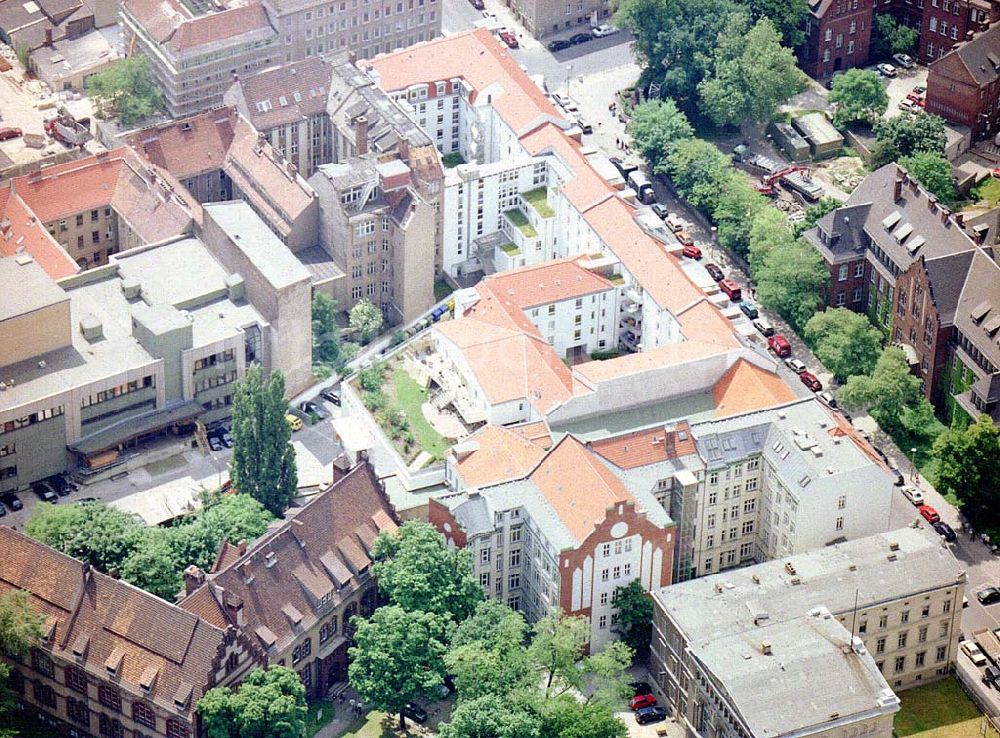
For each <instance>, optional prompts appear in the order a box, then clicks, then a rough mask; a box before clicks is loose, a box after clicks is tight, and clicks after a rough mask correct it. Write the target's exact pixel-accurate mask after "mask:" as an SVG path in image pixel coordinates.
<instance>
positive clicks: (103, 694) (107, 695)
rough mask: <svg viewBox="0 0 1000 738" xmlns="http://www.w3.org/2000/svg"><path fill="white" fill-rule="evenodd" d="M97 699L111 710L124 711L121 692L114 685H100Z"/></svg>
mask: <svg viewBox="0 0 1000 738" xmlns="http://www.w3.org/2000/svg"><path fill="white" fill-rule="evenodd" d="M97 699H98V700H100V702H101V704H102V705H104V706H105V707H106V708H108V709H109V710H114V711H115V712H121V711H122V695H121V692H119V691H118V690H117V689H114V688H113V687H105V686H103V685H102V686H101V687H99V688H98V690H97Z"/></svg>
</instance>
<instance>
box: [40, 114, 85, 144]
mask: <svg viewBox="0 0 1000 738" xmlns="http://www.w3.org/2000/svg"><path fill="white" fill-rule="evenodd" d="M57 112H58V115H57V117H55V118H52V119H51V120H49V121H46V123H45V130H46V132H47V133H48V134H49V135H50V136H52V138H54V139H56V140H57V141H59V142H61V143H64V144H66V145H67V146H83V145H84V144H85V143H87V141H89V140H90V139H92V138H93V136H92V135H91V133H90V118H80V119H79V120H77V119H76V118H74V117H73V115H72V114H71V113H70V112H69V111H68V110H66V108H64V107H60V108H59V109H58V111H57Z"/></svg>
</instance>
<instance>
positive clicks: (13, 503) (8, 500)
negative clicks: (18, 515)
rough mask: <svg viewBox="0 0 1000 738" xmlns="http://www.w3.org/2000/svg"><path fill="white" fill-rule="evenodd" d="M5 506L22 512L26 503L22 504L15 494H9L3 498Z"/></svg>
mask: <svg viewBox="0 0 1000 738" xmlns="http://www.w3.org/2000/svg"><path fill="white" fill-rule="evenodd" d="M0 499H2V500H3V504H5V505H6V506H7V507H9V508H10V509H11V510H20V509H21V508H22V507H24V503H23V502H21V498H20V497H18V496H17V495H15V494H14V493H13V492H8V493H7V494H5V495H4V496H3V497H2V498H0Z"/></svg>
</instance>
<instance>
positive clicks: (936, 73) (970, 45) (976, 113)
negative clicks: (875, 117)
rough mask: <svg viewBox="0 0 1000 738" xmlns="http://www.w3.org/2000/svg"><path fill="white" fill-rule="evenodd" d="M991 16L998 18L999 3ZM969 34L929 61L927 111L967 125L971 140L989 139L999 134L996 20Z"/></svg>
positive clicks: (999, 72) (999, 61) (999, 26)
mask: <svg viewBox="0 0 1000 738" xmlns="http://www.w3.org/2000/svg"><path fill="white" fill-rule="evenodd" d="M994 17H1000V4H998V6H997V9H996V12H995V16H994ZM969 35H970V37H971V38H970V40H968V41H965V42H964V43H960V44H958V45H956V46H955V48H954V50H953V51H951V52H949V53H946V54H941V55H940V56H939V58H938V60H937V61H936V62H934V63H933V64H931V67H930V71H929V73H928V75H927V112H928V113H935V114H936V115H940V116H941V117H942V118H944V119H945V120H948V121H950V122H952V123H955V124H957V125H961V126H967V127H968V128H969V129H970V130H971V132H972V140H973V141H978V140H981V139H992V138H994V137H995V136H996V135H997V134H998V133H1000V23H994V24H993V26H992V27H991V28H990V29H989V30H984V31H982V32H981V33H978V34H975V35H972V33H971V32H970V34H969ZM928 49H929V50H930V49H931V46H930V45H928ZM941 50H942V51H943V50H944V49H943V48H942V49H941Z"/></svg>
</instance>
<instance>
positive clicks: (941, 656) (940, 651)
mask: <svg viewBox="0 0 1000 738" xmlns="http://www.w3.org/2000/svg"><path fill="white" fill-rule="evenodd" d="M947 655H948V647H947V646H938V648H937V653H936V654H935V655H934V660H935V661H937V662H941V661H944V660H945V657H946V656H947Z"/></svg>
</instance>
